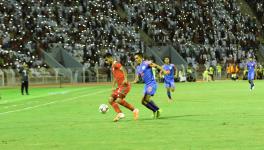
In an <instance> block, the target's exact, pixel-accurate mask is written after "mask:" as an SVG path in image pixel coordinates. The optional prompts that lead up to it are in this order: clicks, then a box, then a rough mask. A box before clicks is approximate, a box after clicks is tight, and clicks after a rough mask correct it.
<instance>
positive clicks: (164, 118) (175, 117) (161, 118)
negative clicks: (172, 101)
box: [139, 115, 205, 121]
mask: <svg viewBox="0 0 264 150" xmlns="http://www.w3.org/2000/svg"><path fill="white" fill-rule="evenodd" d="M199 116H205V115H174V116H161V117H160V118H158V119H153V118H140V119H139V120H140V121H149V120H166V119H179V118H188V117H199Z"/></svg>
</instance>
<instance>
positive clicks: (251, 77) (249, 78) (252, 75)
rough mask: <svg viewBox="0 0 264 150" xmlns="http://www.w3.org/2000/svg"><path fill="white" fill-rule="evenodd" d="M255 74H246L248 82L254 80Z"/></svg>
mask: <svg viewBox="0 0 264 150" xmlns="http://www.w3.org/2000/svg"><path fill="white" fill-rule="evenodd" d="M254 77H255V73H254V72H249V73H248V80H254Z"/></svg>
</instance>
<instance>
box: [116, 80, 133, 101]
mask: <svg viewBox="0 0 264 150" xmlns="http://www.w3.org/2000/svg"><path fill="white" fill-rule="evenodd" d="M130 88H131V86H130V84H129V83H128V84H123V85H121V86H119V87H117V88H116V89H115V90H114V91H113V93H112V97H113V98H114V99H117V98H121V99H123V98H125V97H126V95H127V93H128V92H129V91H130Z"/></svg>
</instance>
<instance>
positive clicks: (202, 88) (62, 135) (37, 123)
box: [0, 80, 264, 150]
mask: <svg viewBox="0 0 264 150" xmlns="http://www.w3.org/2000/svg"><path fill="white" fill-rule="evenodd" d="M255 84H256V88H255V89H254V90H253V91H250V90H249V84H248V82H247V81H215V82H197V83H176V89H175V92H174V93H172V97H173V99H174V102H172V103H168V98H167V94H166V89H165V88H164V85H163V84H159V86H158V90H157V93H156V95H155V96H154V100H155V102H156V103H157V104H158V105H159V106H160V107H161V109H162V113H161V118H160V119H152V112H151V111H149V110H148V109H146V108H145V107H144V106H143V105H141V98H142V94H143V92H142V90H143V86H144V85H143V84H133V85H132V88H131V91H130V93H129V94H128V95H127V98H126V100H127V101H128V102H131V103H132V104H134V105H135V106H136V107H137V108H139V120H138V121H134V120H133V113H132V112H130V111H128V110H127V109H125V108H124V107H122V106H120V108H121V109H122V110H123V112H124V113H125V115H126V117H125V118H124V119H122V120H120V121H119V122H113V118H114V116H115V115H116V113H115V112H114V110H113V109H112V107H111V106H110V105H109V104H108V97H109V95H110V94H111V85H110V84H106V85H99V84H98V85H87V86H66V85H63V86H62V88H59V87H30V88H31V89H30V93H29V94H30V95H23V96H22V95H21V94H20V89H19V88H1V89H0V95H1V99H0V149H1V150H110V149H111V150H135V149H138V150H154V149H155V150H165V149H168V150H172V149H175V150H238V149H239V150H249V149H250V150H261V149H263V139H264V134H263V133H264V128H263V124H264V119H263V117H264V92H263V89H264V82H263V81H261V80H257V81H255ZM100 104H108V106H109V108H110V110H109V111H108V112H107V113H106V114H102V113H100V112H99V110H98V107H99V105H100Z"/></svg>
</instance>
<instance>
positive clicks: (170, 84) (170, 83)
mask: <svg viewBox="0 0 264 150" xmlns="http://www.w3.org/2000/svg"><path fill="white" fill-rule="evenodd" d="M164 86H165V88H175V84H174V79H173V80H164Z"/></svg>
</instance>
